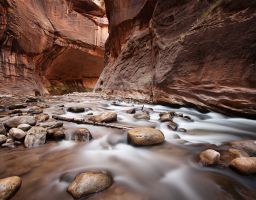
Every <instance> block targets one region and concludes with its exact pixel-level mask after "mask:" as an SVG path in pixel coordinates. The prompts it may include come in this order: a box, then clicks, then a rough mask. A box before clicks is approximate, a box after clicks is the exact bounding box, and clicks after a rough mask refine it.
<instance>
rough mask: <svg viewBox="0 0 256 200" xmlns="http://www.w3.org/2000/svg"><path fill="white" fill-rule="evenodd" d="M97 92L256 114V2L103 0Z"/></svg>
mask: <svg viewBox="0 0 256 200" xmlns="http://www.w3.org/2000/svg"><path fill="white" fill-rule="evenodd" d="M105 2H106V10H107V11H106V12H107V16H108V18H109V22H110V25H109V28H110V37H109V39H108V41H107V44H106V64H107V66H106V67H105V69H104V71H103V74H102V75H101V77H100V80H99V81H98V83H97V90H98V91H103V92H104V93H108V94H115V95H119V96H122V97H132V98H140V99H146V100H151V101H153V102H156V103H169V104H175V105H187V106H197V107H198V108H207V109H212V110H215V111H218V112H222V113H223V112H225V113H227V114H232V113H235V114H241V115H246V116H250V117H255V116H256V107H255V105H256V99H255V94H256V79H255V77H256V71H255V51H256V45H255V44H256V43H255V37H256V26H255V25H254V24H255V21H256V15H255V13H256V2H255V1H251V0H235V1H226V0H220V1H208V0H200V1H198V0H191V1H163V0H138V1H135V0H133V1H130V0H124V1H119V0H106V1H105Z"/></svg>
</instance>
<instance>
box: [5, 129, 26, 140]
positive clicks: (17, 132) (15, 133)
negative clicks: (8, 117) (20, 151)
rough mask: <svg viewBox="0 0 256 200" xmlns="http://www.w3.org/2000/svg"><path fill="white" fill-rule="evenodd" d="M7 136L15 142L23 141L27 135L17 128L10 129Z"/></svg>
mask: <svg viewBox="0 0 256 200" xmlns="http://www.w3.org/2000/svg"><path fill="white" fill-rule="evenodd" d="M9 135H10V136H11V137H13V138H15V139H17V140H20V139H23V138H24V137H25V136H26V135H27V133H25V132H24V131H23V130H21V129H19V128H12V129H11V130H10V131H9Z"/></svg>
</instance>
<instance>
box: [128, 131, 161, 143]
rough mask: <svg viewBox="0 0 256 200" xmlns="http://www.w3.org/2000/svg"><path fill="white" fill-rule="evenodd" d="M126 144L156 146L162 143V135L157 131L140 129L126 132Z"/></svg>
mask: <svg viewBox="0 0 256 200" xmlns="http://www.w3.org/2000/svg"><path fill="white" fill-rule="evenodd" d="M127 137H128V138H127V139H128V142H129V143H130V144H132V145H138V146H147V145H156V144H161V143H163V142H164V140H165V137H164V134H163V133H162V132H161V131H160V130H157V129H154V128H148V127H141V128H134V129H131V130H129V131H128V136H127Z"/></svg>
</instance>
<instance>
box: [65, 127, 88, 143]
mask: <svg viewBox="0 0 256 200" xmlns="http://www.w3.org/2000/svg"><path fill="white" fill-rule="evenodd" d="M66 135H67V138H66V139H70V140H75V141H80V142H89V141H90V140H91V139H92V135H91V133H90V131H89V130H88V129H86V128H78V129H71V130H68V132H67V134H66Z"/></svg>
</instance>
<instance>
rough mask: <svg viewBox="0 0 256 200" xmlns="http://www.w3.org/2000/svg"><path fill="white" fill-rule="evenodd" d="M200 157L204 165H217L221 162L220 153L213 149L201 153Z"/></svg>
mask: <svg viewBox="0 0 256 200" xmlns="http://www.w3.org/2000/svg"><path fill="white" fill-rule="evenodd" d="M199 157H200V161H201V162H202V163H203V165H206V166H207V165H215V164H217V163H218V162H219V160H220V153H219V152H217V151H215V150H213V149H207V150H205V151H203V152H201V153H200V156H199Z"/></svg>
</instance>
